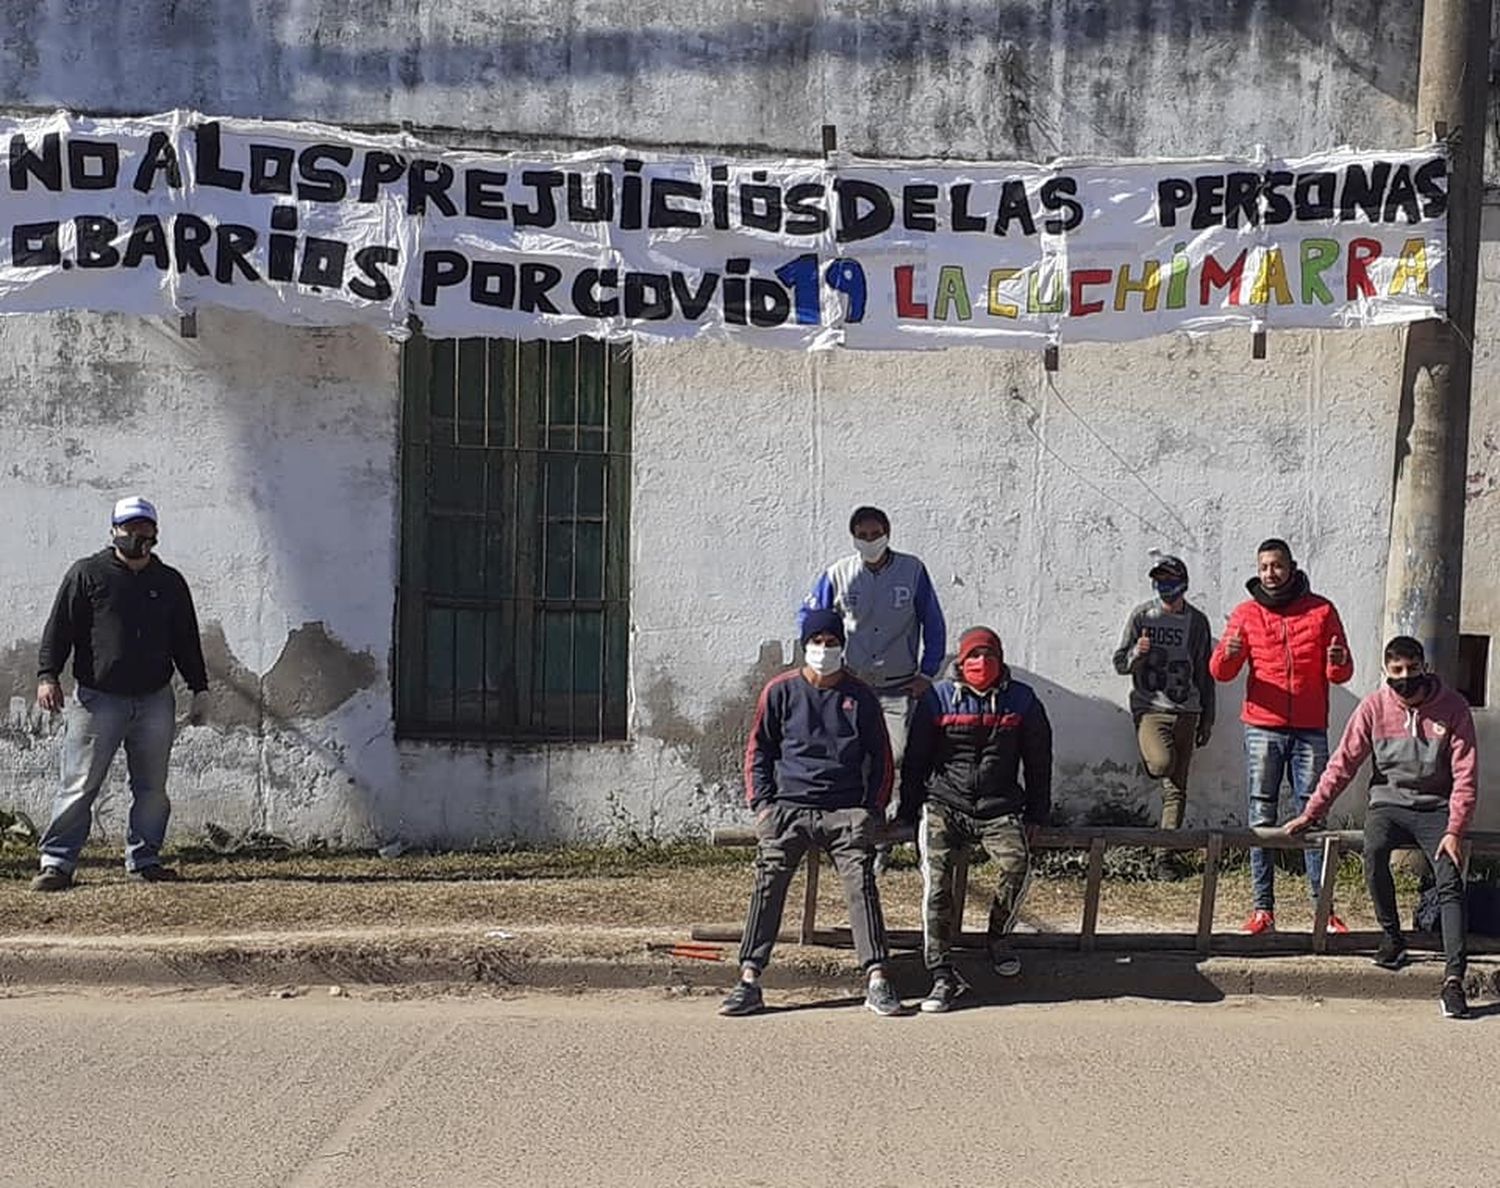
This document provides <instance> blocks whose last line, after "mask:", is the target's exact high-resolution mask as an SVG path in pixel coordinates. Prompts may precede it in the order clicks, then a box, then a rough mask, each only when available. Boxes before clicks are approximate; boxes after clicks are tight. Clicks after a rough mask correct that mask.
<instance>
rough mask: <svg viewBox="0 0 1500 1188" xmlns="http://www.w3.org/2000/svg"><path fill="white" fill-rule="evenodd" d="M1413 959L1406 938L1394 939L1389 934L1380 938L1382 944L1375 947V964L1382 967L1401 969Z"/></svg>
mask: <svg viewBox="0 0 1500 1188" xmlns="http://www.w3.org/2000/svg"><path fill="white" fill-rule="evenodd" d="M1410 960H1411V954H1410V953H1408V952H1407V951H1406V942H1405V941H1404V940H1392V939H1391V938H1390V937H1388V936H1383V937H1381V938H1380V944H1379V945H1378V946H1376V948H1375V964H1376V965H1378V966H1380V968H1381V969H1400V968H1401V967H1402V966H1403V965H1405V964H1406V963H1407V962H1409V961H1410Z"/></svg>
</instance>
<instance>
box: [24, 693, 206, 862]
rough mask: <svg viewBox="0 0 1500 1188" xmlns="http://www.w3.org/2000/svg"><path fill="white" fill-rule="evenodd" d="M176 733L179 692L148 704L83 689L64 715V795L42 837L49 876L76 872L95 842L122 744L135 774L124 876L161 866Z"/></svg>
mask: <svg viewBox="0 0 1500 1188" xmlns="http://www.w3.org/2000/svg"><path fill="white" fill-rule="evenodd" d="M176 728H177V702H176V699H175V698H174V697H173V696H172V686H171V685H163V686H162V687H161V688H160V689H158V690H157V691H156V692H155V693H147V694H145V695H143V696H141V697H121V696H119V695H117V694H114V693H103V692H100V691H99V690H98V689H86V688H84V687H83V686H82V685H80V686H79V687H78V690H77V693H76V696H75V699H74V700H73V701H72V702H71V703H70V704H69V705H68V707H67V708H66V709H65V710H64V711H63V747H62V788H61V789H60V790H59V792H58V794H57V798H56V799H55V800H54V801H53V802H52V821H51V823H50V824H49V825H48V826H47V832H46V833H44V834H43V835H42V841H41V851H42V869H43V870H46V869H47V868H48V867H58V868H60V869H62V870H66V871H71V870H72V869H73V868H74V867H75V866H77V865H78V854H79V851H81V850H82V849H83V843H84V842H86V841H87V840H88V837H89V825H90V824H91V822H92V819H93V810H94V801H95V799H97V798H98V795H99V789H100V788H101V787H102V786H103V784H104V780H105V777H106V776H108V775H109V765H110V763H111V762H112V761H113V760H114V757H115V752H116V751H118V750H119V749H120V744H121V743H123V744H124V745H125V764H126V768H127V769H128V771H129V773H130V825H129V829H128V832H127V833H126V835H125V869H126V870H132V871H135V870H144V869H145V868H146V867H148V866H157V865H160V863H161V845H162V840H163V838H164V837H165V836H166V832H167V817H168V816H169V815H170V813H171V811H172V805H171V803H170V802H169V801H168V800H167V763H168V761H169V760H170V759H171V757H172V736H173V734H174V732H175V731H176Z"/></svg>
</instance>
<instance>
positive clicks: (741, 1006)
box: [719, 979, 766, 1015]
mask: <svg viewBox="0 0 1500 1188" xmlns="http://www.w3.org/2000/svg"><path fill="white" fill-rule="evenodd" d="M765 1009H766V999H765V995H763V994H762V993H761V992H760V983H759V982H746V981H744V980H743V979H742V980H741V981H740V982H739V984H738V985H737V986H735V988H734V989H733V990H731V991H730V992H729V993H728V995H727V996H725V999H724V1001H723V1002H721V1003H720V1004H719V1014H721V1015H754V1014H758V1013H759V1012H761V1011H763V1010H765Z"/></svg>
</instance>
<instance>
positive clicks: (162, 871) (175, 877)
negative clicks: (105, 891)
mask: <svg viewBox="0 0 1500 1188" xmlns="http://www.w3.org/2000/svg"><path fill="white" fill-rule="evenodd" d="M130 877H131V878H133V879H139V880H140V881H141V882H143V883H180V882H181V881H182V876H181V875H180V874H178V873H177V872H176V871H175V870H173V869H172V868H171V867H170V866H143V867H141V868H140V870H132V871H131V872H130Z"/></svg>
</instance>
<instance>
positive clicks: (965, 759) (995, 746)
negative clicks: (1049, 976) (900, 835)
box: [901, 627, 1052, 1011]
mask: <svg viewBox="0 0 1500 1188" xmlns="http://www.w3.org/2000/svg"><path fill="white" fill-rule="evenodd" d="M956 672H957V676H956V679H954V680H947V681H939V682H938V683H937V684H935V685H933V687H932V688H931V689H929V690H928V691H927V692H926V694H925V695H923V697H922V699H921V700H920V701H918V702H917V707H916V711H915V713H914V714H913V716H912V722H911V732H910V734H909V735H908V737H907V742H906V757H905V760H904V762H903V763H902V767H901V813H902V819H903V820H906V821H909V822H911V823H912V824H913V825H915V826H916V830H917V845H918V849H919V850H920V852H921V855H922V886H923V888H924V894H923V897H922V901H923V902H922V941H923V945H922V948H923V957H924V958H925V960H926V963H927V968H928V969H929V970H930V971H931V972H932V993H931V994H929V995H928V996H927V997H926V998H925V999H923V1000H922V1009H923V1010H924V1011H946V1010H947V1009H948V1008H949V1007H951V1006H952V1005H953V1000H954V999H955V998H957V997H958V996H959V995H960V994H962V993H963V991H964V981H963V979H962V978H961V977H959V975H958V972H957V971H956V970H955V969H954V968H953V964H952V958H951V956H950V953H951V950H952V948H953V933H954V932H955V931H957V930H958V928H959V927H960V926H961V924H962V917H961V914H960V909H959V907H958V905H955V904H954V902H953V870H954V863H955V861H956V860H957V859H958V857H959V856H960V855H961V854H963V855H967V854H969V853H970V852H972V850H973V849H974V848H975V847H976V846H982V847H983V848H984V850H985V851H986V852H987V853H988V854H989V856H990V857H991V858H993V859H994V860H995V863H996V865H998V866H999V867H1000V882H999V886H998V887H997V888H996V889H995V899H994V902H993V903H991V905H990V927H989V938H990V940H989V943H990V960H991V962H992V963H993V964H994V967H995V972H996V973H998V974H1000V975H1001V976H1003V977H1014V976H1015V975H1016V974H1018V973H1020V972H1021V962H1020V959H1019V958H1017V957H1016V955H1015V953H1014V952H1013V951H1012V950H1011V949H1010V947H1009V945H1008V944H1007V943H1006V940H1005V938H1006V936H1007V934H1008V933H1009V932H1010V930H1011V928H1012V927H1013V926H1014V925H1015V922H1016V914H1017V912H1018V911H1019V910H1020V907H1021V898H1022V896H1023V895H1024V894H1025V892H1026V880H1027V876H1028V874H1029V871H1030V865H1031V854H1030V851H1029V850H1028V848H1027V845H1026V834H1027V829H1028V828H1029V827H1031V826H1035V825H1041V824H1044V823H1045V822H1046V820H1047V815H1048V813H1049V812H1050V811H1051V808H1052V725H1051V723H1050V722H1048V721H1047V711H1046V710H1045V709H1043V708H1042V703H1041V702H1040V701H1039V700H1038V699H1037V695H1036V693H1034V692H1033V691H1032V689H1031V686H1030V685H1024V684H1022V683H1021V682H1020V681H1013V680H1011V679H1010V670H1009V669H1007V668H1006V667H1005V655H1004V651H1003V650H1002V648H1001V646H1000V637H999V636H998V635H996V634H995V633H994V632H993V631H991V630H990V629H989V628H988V627H974V628H971V629H970V630H968V631H965V632H964V634H963V637H962V638H961V639H960V640H959V643H958V661H957V664H956ZM1023 768H1024V771H1025V782H1024V784H1023V783H1022V781H1021V779H1020V778H1019V777H1020V775H1021V772H1022V770H1023Z"/></svg>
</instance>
